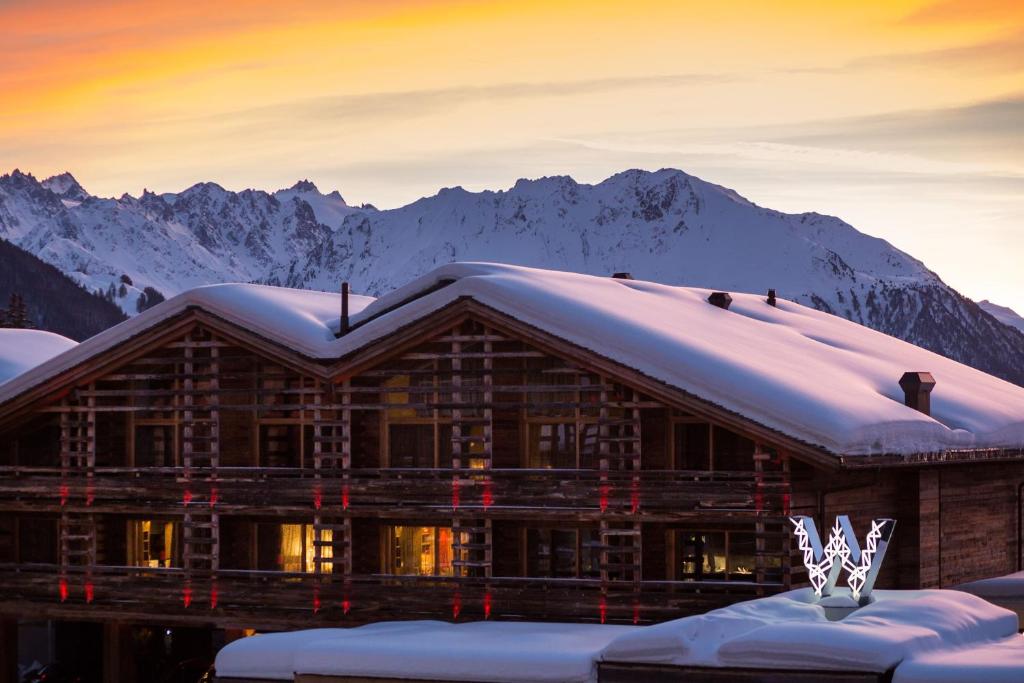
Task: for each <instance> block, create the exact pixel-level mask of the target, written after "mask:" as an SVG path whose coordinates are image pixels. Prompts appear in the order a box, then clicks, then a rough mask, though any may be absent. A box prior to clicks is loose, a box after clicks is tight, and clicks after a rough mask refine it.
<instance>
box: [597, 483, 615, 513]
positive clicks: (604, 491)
mask: <svg viewBox="0 0 1024 683" xmlns="http://www.w3.org/2000/svg"><path fill="white" fill-rule="evenodd" d="M600 490H601V501H600V505H601V512H607V510H608V496H609V494H610V493H611V490H612V487H611V486H609V485H608V483H607V482H605V483H602V484H601V489H600Z"/></svg>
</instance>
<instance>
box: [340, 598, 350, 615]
mask: <svg viewBox="0 0 1024 683" xmlns="http://www.w3.org/2000/svg"><path fill="white" fill-rule="evenodd" d="M351 609H352V601H351V600H349V599H348V598H345V599H344V600H342V601H341V611H342V612H343V613H345V614H348V613H349V610H351Z"/></svg>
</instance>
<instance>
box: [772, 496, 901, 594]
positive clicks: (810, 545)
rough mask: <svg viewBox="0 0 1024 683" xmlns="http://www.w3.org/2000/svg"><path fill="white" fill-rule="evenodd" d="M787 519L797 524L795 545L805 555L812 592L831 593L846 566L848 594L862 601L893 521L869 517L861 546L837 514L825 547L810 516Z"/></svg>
mask: <svg viewBox="0 0 1024 683" xmlns="http://www.w3.org/2000/svg"><path fill="white" fill-rule="evenodd" d="M789 521H791V522H793V525H794V526H795V527H796V529H795V533H796V539H797V545H798V547H799V548H800V550H801V551H802V552H803V554H804V566H805V567H807V574H808V578H809V579H810V581H811V586H813V587H814V593H815V594H816V595H817V596H818V597H819V598H820V597H821V596H823V595H831V594H832V590H833V589H834V588H835V587H836V580H837V579H838V578H839V574H840V572H841V571H842V570H843V569H845V570H846V571H847V573H848V574H849V576H848V578H847V580H846V583H847V585H848V586H849V587H850V595H851V596H852V597H853V599H854V600H856V601H858V602H860V603H861V604H865V603H866V602H867V600H868V596H870V595H871V589H872V588H874V587H875V579H876V578H878V570H879V569H881V567H882V560H884V559H885V550H886V548H888V546H889V539H890V538H892V532H893V530H894V529H895V528H896V520H894V519H875V520H872V521H871V531H869V532H868V536H867V538H866V539H865V540H864V548H863V549H861V547H860V543H858V542H857V535H856V534H854V533H853V525H851V524H850V518H849V517H847V516H846V515H840V516H838V517H836V523H835V526H833V527H832V533H831V534H829V537H828V543H826V544H825V545H824V546H822V545H821V538H820V537H819V536H818V529H817V527H815V525H814V520H813V519H811V518H810V517H804V516H801V517H790V518H789Z"/></svg>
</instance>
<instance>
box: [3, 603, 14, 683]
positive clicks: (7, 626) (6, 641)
mask: <svg viewBox="0 0 1024 683" xmlns="http://www.w3.org/2000/svg"><path fill="white" fill-rule="evenodd" d="M0 683H18V620H17V619H6V618H5V619H0Z"/></svg>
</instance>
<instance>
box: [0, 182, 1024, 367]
mask: <svg viewBox="0 0 1024 683" xmlns="http://www.w3.org/2000/svg"><path fill="white" fill-rule="evenodd" d="M0 237H3V238H6V239H7V240H9V241H11V242H13V243H14V244H16V245H18V246H20V247H21V248H22V249H25V250H27V251H29V252H31V253H33V254H36V255H37V256H39V257H40V258H41V259H43V260H44V261H48V262H49V263H52V264H53V265H55V266H57V267H58V268H60V269H61V270H63V271H64V272H65V273H67V274H68V275H69V276H71V277H72V278H74V279H75V280H77V281H78V282H80V283H82V284H83V285H84V286H86V287H88V288H89V289H91V290H97V289H99V290H103V291H105V292H108V293H109V294H110V295H112V296H114V298H115V300H116V301H117V302H118V303H119V304H120V305H121V306H122V308H123V309H124V310H125V311H127V312H129V313H134V312H135V309H136V301H137V299H138V297H139V295H140V294H141V292H142V290H143V289H144V288H145V287H153V288H155V289H157V290H159V291H160V292H162V293H163V294H164V295H166V296H171V295H173V294H176V293H178V292H180V291H182V290H184V289H187V288H190V287H193V286H196V285H200V284H208V283H213V282H225V281H242V282H265V283H270V284H280V285H287V286H291V287H304V288H311V289H325V290H332V291H333V290H336V289H337V287H338V286H339V283H340V282H342V281H344V280H347V281H349V282H350V283H351V284H352V286H353V289H354V291H356V292H361V293H366V294H373V295H377V294H380V293H382V292H385V291H387V290H389V289H392V288H393V287H395V286H397V285H400V284H402V283H404V282H407V281H408V280H410V279H411V278H413V277H415V276H418V275H420V274H423V273H425V272H426V271H428V270H430V269H432V268H434V267H435V266H437V265H440V264H443V263H447V262H450V261H455V260H490V261H503V262H507V263H515V264H523V265H535V266H542V267H547V268H556V269H566V270H574V271H579V272H586V273H594V274H611V273H613V272H617V271H629V272H631V273H632V274H633V275H634V276H635V277H637V278H642V279H649V280H655V281H659V282H664V283H669V284H687V285H696V286H705V287H713V288H717V289H724V290H733V291H748V292H764V291H766V290H767V289H768V288H769V287H771V288H775V289H776V290H777V291H778V293H779V295H780V296H782V297H785V298H789V299H793V300H796V301H800V302H802V303H806V304H809V305H811V306H814V307H815V308H818V309H821V310H825V311H829V312H832V313H835V314H836V315H841V316H844V317H846V318H849V319H851V320H854V321H856V322H859V323H862V324H864V325H867V326H869V327H873V328H875V329H878V330H881V331H883V332H887V333H889V334H892V335H894V336H897V337H900V338H903V339H906V340H908V341H910V342H913V343H915V344H919V345H921V346H924V347H926V348H930V349H932V350H934V351H937V352H939V353H942V354H944V355H947V356H950V357H953V358H956V359H957V360H960V361H963V362H965V363H968V364H970V365H973V366H975V367H978V368H980V369H983V370H985V371H987V372H991V373H993V374H996V375H999V376H1002V377H1004V378H1006V379H1010V380H1011V381H1015V382H1017V383H1020V384H1024V333H1022V331H1021V330H1020V329H1018V328H1016V327H1014V326H1013V323H1012V322H1011V323H1009V324H1006V322H1005V321H1006V318H1005V317H1004V318H1003V321H1001V320H1000V319H997V317H995V316H994V315H993V313H994V309H989V310H986V309H984V308H983V307H981V306H979V305H978V304H976V303H975V302H973V301H971V300H970V299H967V298H966V297H963V296H962V295H960V294H959V293H958V292H956V291H955V290H953V289H952V288H950V287H949V286H947V285H946V284H945V283H944V282H943V281H942V280H941V279H940V278H939V276H938V275H936V274H935V273H933V272H932V271H930V270H928V268H926V267H925V266H924V264H922V263H921V262H920V261H918V260H916V259H914V258H913V257H911V256H909V255H908V254H906V253H904V252H902V251H900V250H898V249H896V248H895V247H893V246H892V245H890V244H889V243H887V242H885V241H884V240H881V239H877V238H874V237H870V236H868V235H865V234H863V233H861V232H858V231H857V230H856V229H854V228H853V227H852V226H850V225H848V224H847V223H845V222H843V221H842V220H840V219H838V218H834V217H831V216H824V215H820V214H816V213H804V214H786V213H781V212H779V211H773V210H771V209H766V208H763V207H761V206H758V205H756V204H754V203H752V202H750V201H748V200H746V199H744V198H743V197H741V196H740V195H739V194H737V193H736V192H734V191H732V190H729V189H727V188H724V187H720V186H718V185H714V184H711V183H708V182H705V181H703V180H701V179H699V178H696V177H694V176H691V175H688V174H686V173H683V172H682V171H678V170H672V169H664V170H661V171H657V172H646V171H638V170H631V171H626V172H623V173H619V174H617V175H614V176H612V177H610V178H608V179H607V180H605V181H603V182H601V183H598V184H595V185H587V184H582V183H577V182H576V181H574V180H573V179H572V178H569V177H564V176H563V177H549V178H541V179H538V180H520V181H519V182H517V183H516V184H515V186H514V187H512V188H511V189H509V190H505V191H484V192H468V191H466V190H464V189H462V188H458V187H456V188H447V189H443V190H441V191H440V192H439V193H438V194H437V195H435V196H432V197H426V198H423V199H420V200H418V201H416V202H413V203H411V204H409V205H407V206H403V207H400V208H397V209H391V210H377V209H375V208H374V207H372V206H369V205H364V206H361V207H355V206H349V205H348V204H346V203H345V201H344V199H343V198H342V196H341V195H340V194H339V193H338V192H331V193H329V194H322V193H321V192H320V191H319V190H318V189H317V188H316V186H314V185H313V184H312V183H310V182H309V181H301V182H299V183H297V184H295V185H294V186H293V187H291V188H289V189H286V190H280V191H277V192H273V193H268V192H263V191H259V190H244V191H242V192H230V191H228V190H225V189H224V188H222V187H220V186H219V185H216V184H214V183H200V184H198V185H194V186H193V187H190V188H188V189H187V190H185V191H183V192H180V193H174V194H154V193H152V192H148V191H146V192H143V194H142V196H140V197H132V196H129V195H124V196H122V197H120V198H117V199H109V198H100V197H93V196H92V195H90V194H89V193H88V192H86V191H85V189H84V188H82V186H81V185H79V183H78V182H77V181H75V179H74V178H73V177H72V176H71V175H70V174H67V173H65V174H62V175H59V176H55V177H53V178H49V179H46V180H43V181H39V180H37V179H36V178H34V177H33V176H31V175H28V174H25V173H22V172H19V171H14V172H13V173H11V174H9V175H5V176H0ZM125 276H126V277H125ZM126 283H130V284H126ZM122 284H125V286H124V287H122V286H121V285H122ZM918 369H922V368H918Z"/></svg>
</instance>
